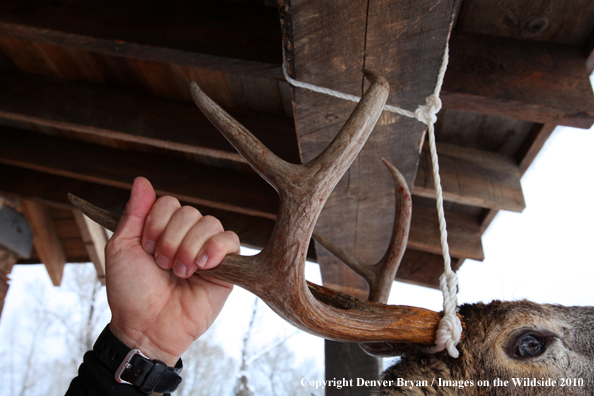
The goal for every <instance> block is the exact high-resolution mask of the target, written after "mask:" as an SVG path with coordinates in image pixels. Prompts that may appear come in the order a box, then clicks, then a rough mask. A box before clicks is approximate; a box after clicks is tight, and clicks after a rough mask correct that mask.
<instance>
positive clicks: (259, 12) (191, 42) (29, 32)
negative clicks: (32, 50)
mask: <svg viewBox="0 0 594 396" xmlns="http://www.w3.org/2000/svg"><path fill="white" fill-rule="evenodd" d="M182 9H183V12H180V10H182ZM0 16H1V17H0V35H3V36H8V37H13V38H18V39H24V40H30V41H38V42H44V43H47V44H52V45H58V46H63V47H70V48H73V49H79V50H84V51H90V52H95V53H102V54H109V55H115V56H119V57H128V58H136V59H145V60H151V61H158V62H164V63H173V64H179V65H186V66H194V67H199V68H204V69H214V70H223V71H227V72H231V73H245V74H252V75H258V76H261V77H264V78H282V72H281V70H280V60H281V47H280V43H281V38H280V29H279V26H278V17H277V14H276V11H275V10H274V9H273V8H270V7H260V6H250V5H245V4H239V3H221V4H219V3H213V2H209V3H206V2H193V1H189V0H174V1H168V2H165V3H163V2H158V1H152V0H151V1H141V0H133V1H127V2H126V3H125V4H123V3H121V2H118V1H115V0H108V1H99V0H92V1H87V2H85V7H81V6H78V5H77V4H76V3H72V2H69V1H66V0H63V1H62V0H60V1H55V2H52V3H51V5H50V4H43V3H39V2H36V1H32V0H24V1H21V0H6V1H3V2H2V4H0Z"/></svg>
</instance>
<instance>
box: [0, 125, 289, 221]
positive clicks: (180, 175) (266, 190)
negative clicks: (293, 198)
mask: <svg viewBox="0 0 594 396" xmlns="http://www.w3.org/2000/svg"><path fill="white" fill-rule="evenodd" d="M57 153H59V155H57ZM0 163H4V164H7V165H13V166H18V167H24V168H27V169H32V170H37V171H40V172H46V173H51V174H54V175H58V176H65V177H70V178H74V179H78V180H83V181H90V182H93V183H99V184H103V185H107V186H112V187H118V188H125V189H129V188H131V186H132V181H133V179H134V178H135V177H136V176H145V177H147V178H148V179H149V180H151V182H152V183H153V185H154V186H155V189H156V191H157V194H159V195H172V196H175V197H177V198H178V199H180V200H181V201H185V202H188V203H193V204H199V205H205V206H210V207H213V208H219V209H223V210H228V211H232V212H239V213H244V214H248V215H257V216H261V217H266V218H271V219H274V218H275V216H276V211H277V206H278V196H277V194H276V193H275V191H274V190H273V189H272V187H270V185H268V184H267V183H266V182H265V181H263V180H262V179H261V178H260V177H259V176H258V175H255V174H244V173H240V172H234V171H231V170H226V169H219V168H214V167H205V166H204V165H200V164H197V163H194V162H190V161H184V160H181V159H177V158H171V157H167V156H162V155H157V154H148V153H140V152H134V151H121V150H115V149H110V148H107V147H102V146H97V145H93V144H88V143H82V142H77V141H72V140H69V139H60V138H52V137H48V136H45V135H42V134H38V133H33V132H27V131H21V130H16V129H11V128H5V127H2V128H0ZM238 191H241V194H238Z"/></svg>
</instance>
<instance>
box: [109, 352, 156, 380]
mask: <svg viewBox="0 0 594 396" xmlns="http://www.w3.org/2000/svg"><path fill="white" fill-rule="evenodd" d="M134 355H140V356H142V357H143V358H145V359H150V358H149V357H148V356H145V355H144V354H143V353H142V352H140V351H139V350H138V349H132V350H131V351H130V352H128V354H127V355H126V357H125V358H124V360H122V363H121V364H120V367H118V369H117V370H116V372H115V380H116V381H117V382H119V383H120V384H128V385H133V384H132V383H131V382H128V381H126V380H123V379H122V373H123V372H124V370H127V369H129V368H131V367H132V365H131V364H130V360H132V358H133V357H134Z"/></svg>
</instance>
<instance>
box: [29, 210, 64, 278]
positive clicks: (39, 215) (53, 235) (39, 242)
mask: <svg viewBox="0 0 594 396" xmlns="http://www.w3.org/2000/svg"><path fill="white" fill-rule="evenodd" d="M21 205H22V206H23V211H24V213H25V216H26V217H27V220H29V224H30V225H31V228H32V229H33V233H34V234H35V239H34V240H33V244H34V245H35V251H36V252H37V254H38V255H39V258H40V259H41V262H42V263H43V264H44V265H45V268H46V269H47V273H48V274H49V276H50V279H51V280H52V283H53V284H54V286H60V283H61V282H62V274H63V273H64V266H65V265H66V254H65V253H64V248H63V247H62V242H61V241H60V237H59V236H58V233H57V232H56V228H55V226H54V222H53V220H52V218H51V216H50V214H49V211H48V209H47V207H46V206H45V205H44V204H42V203H39V202H35V201H29V200H26V199H25V200H22V201H21Z"/></svg>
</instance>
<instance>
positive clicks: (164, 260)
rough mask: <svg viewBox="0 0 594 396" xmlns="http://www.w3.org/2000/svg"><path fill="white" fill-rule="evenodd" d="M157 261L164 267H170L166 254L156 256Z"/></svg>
mask: <svg viewBox="0 0 594 396" xmlns="http://www.w3.org/2000/svg"><path fill="white" fill-rule="evenodd" d="M155 261H156V262H157V265H158V266H159V267H161V268H163V269H169V259H168V258H167V257H165V256H161V255H160V254H159V255H157V256H156V257H155Z"/></svg>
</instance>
